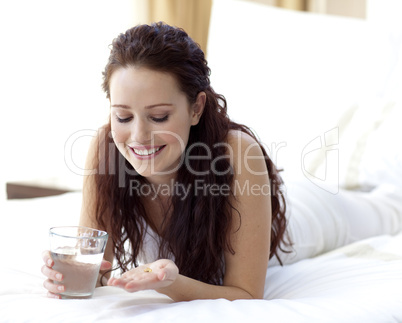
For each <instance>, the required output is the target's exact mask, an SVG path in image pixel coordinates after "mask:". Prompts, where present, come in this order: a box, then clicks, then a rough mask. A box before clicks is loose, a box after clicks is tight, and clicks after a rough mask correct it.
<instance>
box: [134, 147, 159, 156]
mask: <svg viewBox="0 0 402 323" xmlns="http://www.w3.org/2000/svg"><path fill="white" fill-rule="evenodd" d="M161 148H162V146H161V147H158V148H152V149H149V150H148V149H141V150H140V149H135V148H133V150H134V152H135V153H136V154H137V155H141V156H149V155H152V154H155V153H156V152H157V151H158V150H160V149H161Z"/></svg>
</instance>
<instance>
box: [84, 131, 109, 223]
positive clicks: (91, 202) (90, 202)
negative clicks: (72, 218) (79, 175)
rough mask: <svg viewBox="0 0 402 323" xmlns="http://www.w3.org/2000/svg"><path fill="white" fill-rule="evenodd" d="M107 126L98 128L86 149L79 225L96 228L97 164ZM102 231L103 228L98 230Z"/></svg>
mask: <svg viewBox="0 0 402 323" xmlns="http://www.w3.org/2000/svg"><path fill="white" fill-rule="evenodd" d="M106 132H107V125H104V126H102V127H100V128H99V129H98V130H97V131H96V134H95V135H94V136H93V137H92V140H91V142H90V144H89V147H88V153H87V157H86V161H85V171H84V173H85V174H84V176H83V187H82V194H83V196H82V197H83V199H82V206H81V217H80V225H85V226H91V227H97V228H98V225H97V223H96V220H95V217H94V214H95V209H96V203H97V202H96V195H97V191H96V180H95V176H96V174H97V171H98V170H97V169H98V164H99V160H98V159H99V147H102V145H104V143H105V139H106V136H107V135H108V134H107V133H106ZM99 229H102V230H104V229H105V228H99Z"/></svg>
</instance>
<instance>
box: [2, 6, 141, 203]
mask: <svg viewBox="0 0 402 323" xmlns="http://www.w3.org/2000/svg"><path fill="white" fill-rule="evenodd" d="M137 20H138V18H137V16H136V8H135V5H134V1H133V0H113V1H112V0H109V1H106V0H85V1H83V0H69V1H55V0H35V1H31V0H20V1H2V2H0V24H1V25H0V39H1V45H0V46H1V51H0V55H1V56H0V58H1V59H0V64H1V65H0V68H1V72H0V84H1V87H0V89H1V108H2V109H1V117H0V138H1V139H0V140H1V156H0V185H1V189H0V197H2V196H3V197H4V194H5V193H4V183H5V182H6V181H12V180H30V179H40V178H49V177H60V178H62V179H63V180H62V181H65V182H66V184H72V185H80V182H81V179H82V178H81V176H77V175H75V174H74V173H72V172H71V171H70V170H69V169H68V167H67V166H66V164H65V161H64V148H65V143H66V141H67V140H68V138H69V137H70V135H72V134H74V133H75V132H77V131H81V130H83V129H97V127H99V126H100V125H102V124H103V123H104V122H105V120H106V119H107V115H108V102H107V101H106V99H105V95H104V93H103V92H102V91H101V82H102V75H101V72H102V71H103V68H104V66H105V64H106V62H107V57H108V54H109V49H108V45H109V44H110V43H111V41H112V40H113V38H115V37H116V36H117V35H118V34H119V33H120V32H124V31H125V30H126V29H127V28H129V27H131V26H133V25H135V24H137V23H138V22H137ZM89 140H90V137H86V138H85V137H84V138H81V139H79V140H77V141H76V142H75V144H74V145H73V160H74V162H75V163H76V164H77V166H79V167H81V166H83V165H82V164H83V162H84V159H85V152H86V149H87V145H88V143H89Z"/></svg>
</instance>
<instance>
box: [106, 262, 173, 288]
mask: <svg viewBox="0 0 402 323" xmlns="http://www.w3.org/2000/svg"><path fill="white" fill-rule="evenodd" d="M178 273H179V271H178V268H177V266H176V264H175V263H174V262H173V261H170V260H165V259H163V260H158V261H156V262H154V263H152V264H148V265H144V266H139V267H137V268H134V269H132V270H130V271H128V272H125V273H124V274H123V275H122V276H121V277H120V278H115V277H112V278H110V279H109V281H108V285H109V286H116V287H120V288H124V289H125V290H127V291H128V292H136V291H139V290H145V289H158V288H161V287H166V286H168V285H170V284H171V283H172V282H173V281H175V280H176V278H177V275H178Z"/></svg>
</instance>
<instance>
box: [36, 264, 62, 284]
mask: <svg viewBox="0 0 402 323" xmlns="http://www.w3.org/2000/svg"><path fill="white" fill-rule="evenodd" d="M41 271H42V274H44V275H45V276H46V277H47V278H49V279H51V280H56V281H59V282H61V281H63V275H62V274H61V273H59V272H58V271H55V270H53V269H52V268H50V267H48V266H46V265H43V266H42V270H41Z"/></svg>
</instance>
